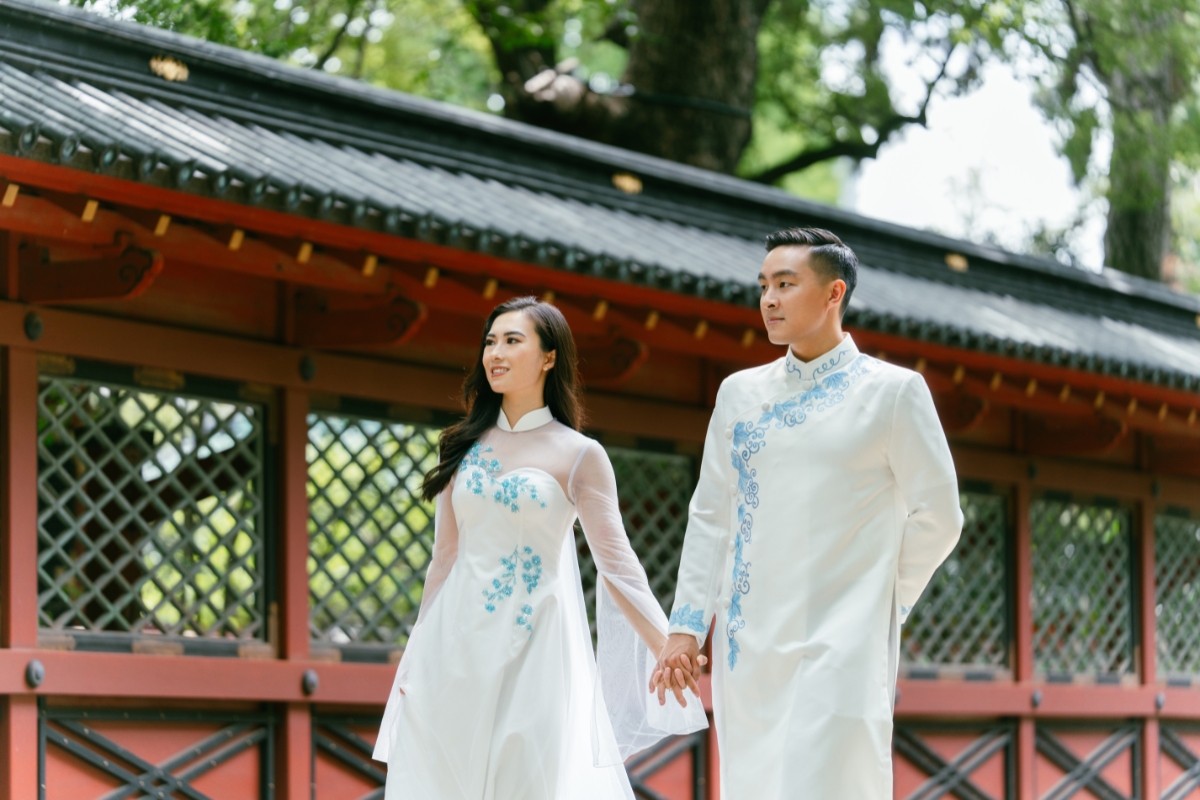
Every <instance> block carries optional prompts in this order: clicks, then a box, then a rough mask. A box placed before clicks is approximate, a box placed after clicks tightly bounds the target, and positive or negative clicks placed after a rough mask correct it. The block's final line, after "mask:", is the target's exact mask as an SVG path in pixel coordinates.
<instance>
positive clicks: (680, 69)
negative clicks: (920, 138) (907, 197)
mask: <svg viewBox="0 0 1200 800" xmlns="http://www.w3.org/2000/svg"><path fill="white" fill-rule="evenodd" d="M71 1H72V2H75V3H80V4H83V5H88V4H95V3H97V0H71ZM103 2H104V5H103V6H102V9H101V10H105V11H107V12H109V13H115V14H118V15H121V16H125V17H128V18H132V19H135V20H137V21H139V22H144V23H147V24H151V25H158V26H161V27H166V28H170V29H173V30H177V31H179V32H182V33H187V34H191V35H196V36H201V37H203V38H207V39H211V40H213V41H217V42H221V43H224V44H230V45H233V46H236V47H241V48H245V49H250V50H255V51H258V52H261V53H264V54H266V55H269V56H272V57H276V58H281V59H285V60H288V61H290V62H292V63H294V64H296V65H298V66H301V67H306V68H313V69H325V70H327V71H329V72H334V73H340V74H345V75H349V76H353V77H358V78H362V79H364V80H367V81H369V82H372V83H375V84H378V85H381V86H387V87H390V88H395V89H400V90H402V91H407V92H412V93H415V94H421V95H425V96H429V97H434V98H437V99H441V100H446V101H449V102H452V103H456V104H460V105H465V106H470V107H474V108H485V107H486V108H490V109H491V110H492V111H495V112H501V111H502V112H503V113H505V114H506V115H508V116H510V117H513V118H517V119H523V120H525V121H527V122H530V123H533V124H536V125H541V126H544V127H549V128H553V129H556V130H562V131H566V132H569V133H572V134H575V135H579V136H585V137H588V138H592V139H596V140H598V141H605V142H610V143H612V144H616V145H618V146H622V147H628V148H631V149H635V150H641V151H643V152H648V153H652V154H654V155H659V156H662V157H666V158H673V159H676V160H679V161H684V162H687V163H692V164H697V165H699V166H704V167H707V168H710V169H718V170H722V171H727V172H736V173H738V174H740V175H742V176H743V177H747V178H750V179H753V180H758V181H761V182H764V183H773V184H777V185H781V186H784V187H786V188H788V189H790V190H792V191H795V192H797V193H801V194H805V195H807V196H810V197H816V198H818V199H823V200H826V201H833V200H835V199H836V197H837V195H838V186H839V184H840V182H841V177H842V176H843V175H844V174H845V169H844V168H842V167H839V166H837V164H838V163H839V160H840V163H843V164H844V163H847V162H849V163H853V162H856V161H860V160H862V159H865V158H872V157H874V156H875V155H876V154H877V153H878V151H879V148H880V147H881V146H882V145H883V144H884V143H886V142H887V141H889V139H890V138H891V137H892V136H893V135H895V134H896V133H897V132H899V131H901V130H903V129H904V128H905V127H907V126H910V125H924V124H925V122H926V109H927V107H928V104H929V102H930V100H931V98H932V97H934V96H935V94H937V93H941V94H944V95H951V94H955V93H961V92H965V91H969V90H970V89H971V88H973V87H974V86H975V85H976V84H977V83H978V80H979V72H980V68H981V67H982V66H983V65H984V64H985V63H986V62H987V61H988V60H989V59H998V58H1003V59H1008V60H1010V61H1012V62H1015V63H1018V64H1019V65H1021V66H1022V67H1023V70H1024V72H1025V73H1026V74H1027V76H1028V77H1029V78H1030V79H1031V80H1033V81H1034V82H1035V83H1037V84H1038V88H1039V91H1038V102H1039V104H1040V106H1041V108H1042V109H1043V111H1044V113H1045V114H1046V116H1047V117H1048V119H1050V120H1051V121H1053V122H1054V123H1055V125H1056V126H1057V128H1058V129H1059V131H1060V134H1061V137H1062V141H1061V146H1062V152H1063V154H1064V155H1065V156H1066V157H1067V159H1068V160H1069V162H1070V164H1071V166H1072V169H1073V171H1074V174H1075V176H1076V179H1077V180H1078V181H1088V182H1090V184H1091V185H1093V186H1095V187H1096V191H1097V192H1098V193H1099V194H1102V195H1104V196H1105V198H1106V200H1107V202H1108V208H1109V212H1108V222H1109V224H1108V232H1107V235H1106V249H1107V251H1108V254H1107V259H1106V260H1107V262H1108V263H1109V264H1110V265H1112V266H1115V267H1118V268H1120V269H1125V270H1127V271H1130V272H1133V273H1135V274H1140V275H1145V276H1149V277H1159V275H1160V268H1161V264H1162V262H1163V257H1164V254H1165V253H1166V252H1168V250H1169V249H1171V248H1172V246H1173V248H1174V250H1175V251H1176V252H1179V251H1180V250H1181V249H1186V245H1187V243H1186V242H1182V241H1181V240H1180V238H1179V237H1180V233H1179V232H1178V230H1176V232H1175V233H1172V218H1173V215H1172V213H1171V208H1170V203H1169V198H1170V195H1171V192H1172V190H1173V182H1172V180H1171V178H1170V168H1171V165H1172V164H1176V165H1179V166H1181V168H1184V169H1186V170H1189V174H1190V171H1194V170H1195V169H1197V168H1198V167H1200V164H1198V163H1197V161H1198V154H1200V101H1198V100H1197V92H1196V88H1197V72H1198V69H1200V63H1198V62H1200V0H924V1H923V2H921V1H917V2H913V1H911V0H909V1H908V2H906V1H905V0H103ZM98 8H99V7H98ZM734 40H736V41H734ZM885 52H890V53H895V52H901V53H903V54H904V55H905V56H906V58H907V64H906V65H904V66H902V67H897V66H896V63H897V62H896V59H894V58H892V59H889V60H888V68H885V64H884V59H883V54H884V53H885ZM728 76H741V77H728ZM745 76H749V77H750V80H748V81H747V80H745V79H744V78H745ZM1102 140H1104V141H1108V140H1111V142H1112V158H1111V163H1109V164H1107V165H1105V164H1100V163H1098V162H1097V158H1096V157H1095V153H1094V151H1095V144H1096V143H1097V142H1099V141H1102ZM1174 183H1175V184H1177V183H1178V181H1175V182H1174ZM1182 200H1183V201H1184V202H1185V203H1186V202H1187V198H1186V197H1184V198H1182ZM1174 217H1175V218H1176V219H1178V214H1176V215H1174ZM1082 218H1083V217H1082V215H1081V217H1080V219H1082ZM1175 227H1176V229H1178V223H1176V226H1175ZM1067 233H1069V232H1063V231H1055V232H1047V233H1045V234H1044V235H1043V236H1042V237H1041V238H1042V239H1044V240H1045V241H1041V242H1040V243H1039V242H1034V245H1035V246H1040V247H1042V248H1043V249H1045V250H1047V251H1055V252H1058V253H1059V254H1060V255H1061V254H1063V253H1065V242H1066V241H1067V238H1068V237H1067V236H1066V234H1067Z"/></svg>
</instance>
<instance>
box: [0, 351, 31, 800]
mask: <svg viewBox="0 0 1200 800" xmlns="http://www.w3.org/2000/svg"><path fill="white" fill-rule="evenodd" d="M2 369H3V378H2V380H0V409H2V410H3V411H2V413H3V419H2V426H0V427H3V431H4V437H3V438H4V450H3V471H2V476H3V477H2V479H3V482H4V487H3V494H4V497H3V522H2V523H0V645H2V646H3V647H5V648H10V649H24V648H29V649H32V648H35V647H37V356H36V354H35V353H34V352H33V351H32V350H26V349H19V348H15V347H10V348H8V350H7V351H6V352H5V354H4V364H3V368H2ZM3 711H4V714H3V720H2V721H0V800H29V799H30V798H34V797H37V781H38V742H37V725H38V719H37V699H36V697H34V696H33V695H32V694H24V693H22V694H13V695H9V696H8V697H7V698H6V702H5V708H4V709H3Z"/></svg>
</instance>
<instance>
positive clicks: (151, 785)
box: [42, 719, 267, 800]
mask: <svg viewBox="0 0 1200 800" xmlns="http://www.w3.org/2000/svg"><path fill="white" fill-rule="evenodd" d="M53 722H54V725H57V726H59V727H61V728H63V729H64V730H65V731H66V732H65V733H64V732H63V731H60V730H58V729H57V728H56V727H53V726H51V725H49V724H46V723H43V726H42V736H44V737H45V739H46V741H47V742H48V743H50V744H54V745H56V746H57V747H59V748H61V749H62V750H64V751H66V752H68V753H70V754H71V755H73V756H75V757H76V758H78V759H80V760H82V761H83V762H85V763H87V764H88V765H90V766H91V767H93V768H95V769H97V770H99V771H100V772H102V773H104V774H106V775H109V776H110V777H113V778H116V779H117V780H119V781H121V782H122V783H123V784H124V786H120V787H118V788H116V789H114V790H112V791H111V792H109V793H108V794H106V795H105V796H104V798H102V800H117V798H125V797H128V796H130V793H131V792H133V793H144V794H147V795H149V794H152V793H155V792H156V791H162V792H165V793H167V794H170V795H172V796H174V795H178V796H180V797H187V798H191V799H192V800H208V797H207V795H204V794H202V793H200V792H198V791H197V790H196V789H194V788H193V787H192V785H191V783H192V781H194V780H196V779H197V778H199V777H201V776H202V775H204V774H206V773H208V772H210V771H212V770H213V769H215V768H216V767H218V766H220V765H221V764H223V763H225V762H226V761H229V760H230V759H232V758H233V757H235V756H237V755H238V754H240V753H242V752H244V751H245V750H248V749H250V748H251V747H255V746H258V745H259V744H261V743H262V742H263V741H265V740H266V738H267V730H266V728H265V727H262V726H258V727H255V726H254V725H253V724H251V723H234V724H232V725H229V726H227V727H225V728H223V729H222V730H220V731H218V732H217V733H215V734H213V735H211V736H208V737H206V738H204V739H203V740H201V741H199V742H196V743H195V744H193V745H191V746H190V747H188V748H187V749H186V750H184V751H183V752H181V753H177V754H176V755H174V756H172V757H171V758H168V759H167V760H166V761H163V762H162V763H161V764H154V763H151V762H149V761H147V760H145V759H144V758H142V757H140V756H138V755H137V754H136V753H134V752H133V751H131V750H129V749H127V748H125V747H123V746H121V745H120V744H118V743H117V742H115V741H113V740H112V739H109V738H108V737H106V736H104V735H103V734H101V733H99V732H98V731H97V730H96V729H95V728H93V727H91V726H90V725H86V724H84V723H81V722H79V721H78V720H73V719H55V720H54V721H53ZM85 743H86V744H85ZM105 755H107V756H108V757H105ZM123 765H127V766H123ZM189 765H190V766H189ZM135 770H136V771H135Z"/></svg>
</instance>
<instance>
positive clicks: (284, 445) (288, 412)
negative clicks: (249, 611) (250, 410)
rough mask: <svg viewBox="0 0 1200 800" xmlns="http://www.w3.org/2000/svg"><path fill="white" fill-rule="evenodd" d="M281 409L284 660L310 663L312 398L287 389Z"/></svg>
mask: <svg viewBox="0 0 1200 800" xmlns="http://www.w3.org/2000/svg"><path fill="white" fill-rule="evenodd" d="M281 399H282V403H281V404H280V414H279V416H280V425H279V444H280V448H279V452H280V471H279V474H280V482H279V483H280V487H279V495H280V502H281V504H282V508H281V509H280V511H281V513H280V526H279V539H280V542H279V584H280V590H279V612H278V613H279V633H280V646H279V655H280V657H281V658H286V659H292V660H295V659H300V660H304V659H307V658H308V653H309V650H308V644H309V631H308V618H309V609H308V544H309V543H308V491H307V486H308V462H307V459H306V456H305V450H306V448H307V446H308V395H307V394H305V393H304V392H302V391H298V390H296V389H285V390H283V392H282V398H281Z"/></svg>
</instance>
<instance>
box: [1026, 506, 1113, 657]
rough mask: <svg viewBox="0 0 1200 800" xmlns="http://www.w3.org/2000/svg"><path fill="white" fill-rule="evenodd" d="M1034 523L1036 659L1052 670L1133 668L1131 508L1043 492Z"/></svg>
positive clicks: (1032, 514) (1034, 508) (1033, 513)
mask: <svg viewBox="0 0 1200 800" xmlns="http://www.w3.org/2000/svg"><path fill="white" fill-rule="evenodd" d="M1030 518H1031V519H1030V521H1031V523H1032V528H1033V625H1034V641H1033V649H1034V662H1035V665H1036V667H1037V669H1038V671H1040V672H1043V673H1045V674H1046V675H1050V676H1069V675H1093V676H1116V675H1125V674H1129V673H1131V672H1132V670H1133V593H1132V580H1133V578H1132V561H1131V557H1130V551H1131V544H1130V530H1131V529H1130V514H1129V512H1128V511H1127V510H1126V509H1122V508H1115V507H1108V506H1102V505H1085V504H1081V503H1076V502H1072V501H1070V500H1060V499H1052V498H1042V499H1039V500H1036V501H1034V503H1033V504H1032V507H1031V508H1030Z"/></svg>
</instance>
